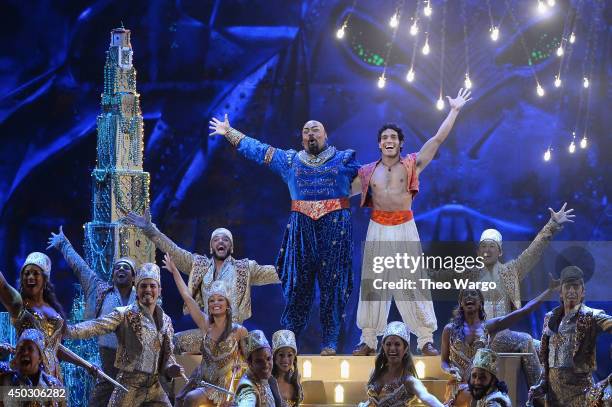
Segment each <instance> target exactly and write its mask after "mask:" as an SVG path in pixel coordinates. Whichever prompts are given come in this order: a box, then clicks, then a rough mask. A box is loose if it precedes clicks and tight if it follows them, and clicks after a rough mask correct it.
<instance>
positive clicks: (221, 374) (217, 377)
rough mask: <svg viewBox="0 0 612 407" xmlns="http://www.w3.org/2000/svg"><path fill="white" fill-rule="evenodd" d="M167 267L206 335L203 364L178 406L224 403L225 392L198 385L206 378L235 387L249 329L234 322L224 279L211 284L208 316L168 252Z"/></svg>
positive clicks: (165, 264)
mask: <svg viewBox="0 0 612 407" xmlns="http://www.w3.org/2000/svg"><path fill="white" fill-rule="evenodd" d="M164 268H165V269H166V270H168V271H170V272H171V273H172V276H173V277H174V282H175V283H176V286H177V288H178V290H179V293H180V294H181V297H183V301H185V304H186V305H187V309H188V310H189V314H190V315H191V318H193V320H194V322H195V323H196V325H197V326H198V328H200V330H201V331H202V334H203V336H204V339H203V341H202V345H201V351H202V363H201V364H200V366H198V367H197V368H196V370H195V371H194V372H193V373H192V374H191V377H190V378H189V381H188V382H187V384H186V385H185V387H184V388H183V389H182V390H181V392H180V393H179V394H178V395H177V397H176V399H177V400H176V405H177V406H184V407H188V406H198V407H208V406H210V407H212V406H218V405H222V404H225V403H226V400H227V395H226V394H224V393H222V392H220V391H217V390H214V389H212V388H207V387H199V384H200V382H201V381H205V382H207V383H210V384H213V385H215V386H218V387H222V388H224V389H235V386H234V385H235V384H236V383H237V382H238V380H239V379H240V377H241V376H242V373H243V372H242V370H243V367H242V366H243V365H244V354H245V352H244V349H242V347H241V339H243V338H245V337H246V336H247V330H246V329H245V328H244V327H243V326H242V325H240V324H236V323H232V308H231V304H230V300H229V295H228V292H227V287H226V285H225V282H224V281H222V280H217V281H215V282H213V284H212V285H211V288H210V296H209V297H208V313H209V315H208V316H206V315H205V314H204V313H203V312H202V311H201V310H200V307H199V306H198V304H197V303H196V301H195V300H194V299H193V298H192V297H191V295H190V293H189V289H188V288H187V284H185V281H183V278H182V277H181V275H180V273H179V271H178V269H177V268H176V265H175V264H174V262H173V261H172V259H171V258H170V255H168V254H166V255H165V257H164ZM232 379H233V381H232Z"/></svg>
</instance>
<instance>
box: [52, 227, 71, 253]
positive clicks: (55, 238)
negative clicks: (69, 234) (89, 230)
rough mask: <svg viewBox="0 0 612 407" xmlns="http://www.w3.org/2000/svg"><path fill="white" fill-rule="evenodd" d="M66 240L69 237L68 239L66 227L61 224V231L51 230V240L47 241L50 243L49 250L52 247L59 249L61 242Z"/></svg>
mask: <svg viewBox="0 0 612 407" xmlns="http://www.w3.org/2000/svg"><path fill="white" fill-rule="evenodd" d="M66 240H67V239H66V235H64V229H63V228H62V226H60V227H59V233H57V234H55V233H53V232H51V237H50V238H49V241H48V242H47V244H48V246H47V250H49V249H50V248H52V247H55V248H56V249H59V247H60V246H61V244H62V243H63V242H65V241H66Z"/></svg>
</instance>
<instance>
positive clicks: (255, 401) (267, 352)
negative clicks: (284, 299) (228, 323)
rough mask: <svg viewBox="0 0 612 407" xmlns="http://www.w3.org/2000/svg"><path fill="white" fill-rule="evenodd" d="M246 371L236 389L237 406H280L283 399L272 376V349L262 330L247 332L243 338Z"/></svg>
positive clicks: (282, 404)
mask: <svg viewBox="0 0 612 407" xmlns="http://www.w3.org/2000/svg"><path fill="white" fill-rule="evenodd" d="M245 342H246V344H245V348H246V353H247V363H248V365H249V367H248V369H247V371H246V372H245V373H244V374H243V375H242V377H241V378H240V382H239V383H238V389H237V390H236V400H235V403H233V404H232V405H235V406H237V407H281V406H284V403H283V399H282V397H281V394H280V390H279V389H278V383H277V382H276V379H275V378H274V376H272V350H271V349H270V344H269V343H268V340H267V339H266V336H265V335H264V333H263V332H262V331H259V330H255V331H251V332H249V334H248V336H247V337H246V340H245Z"/></svg>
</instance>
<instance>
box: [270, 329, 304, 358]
mask: <svg viewBox="0 0 612 407" xmlns="http://www.w3.org/2000/svg"><path fill="white" fill-rule="evenodd" d="M280 348H291V349H293V350H294V351H295V353H296V354H297V351H298V350H297V343H296V342H295V334H294V333H293V332H291V331H290V330H288V329H281V330H280V331H276V332H274V334H273V335H272V353H274V352H276V351H277V350H279V349H280Z"/></svg>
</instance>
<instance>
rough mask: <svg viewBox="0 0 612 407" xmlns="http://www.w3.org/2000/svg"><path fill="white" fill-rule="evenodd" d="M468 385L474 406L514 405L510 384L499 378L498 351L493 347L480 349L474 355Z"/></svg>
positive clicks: (498, 406)
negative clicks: (510, 395)
mask: <svg viewBox="0 0 612 407" xmlns="http://www.w3.org/2000/svg"><path fill="white" fill-rule="evenodd" d="M468 385H469V389H470V394H471V395H472V399H474V400H475V401H476V404H475V405H474V404H473V406H474V407H512V401H511V400H510V397H508V386H506V383H504V382H502V381H500V380H499V379H498V378H497V353H495V352H494V351H492V350H491V349H487V348H481V349H478V351H477V352H476V355H474V361H473V362H472V369H471V371H470V378H469V380H468Z"/></svg>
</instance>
